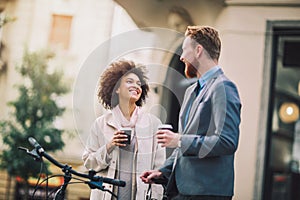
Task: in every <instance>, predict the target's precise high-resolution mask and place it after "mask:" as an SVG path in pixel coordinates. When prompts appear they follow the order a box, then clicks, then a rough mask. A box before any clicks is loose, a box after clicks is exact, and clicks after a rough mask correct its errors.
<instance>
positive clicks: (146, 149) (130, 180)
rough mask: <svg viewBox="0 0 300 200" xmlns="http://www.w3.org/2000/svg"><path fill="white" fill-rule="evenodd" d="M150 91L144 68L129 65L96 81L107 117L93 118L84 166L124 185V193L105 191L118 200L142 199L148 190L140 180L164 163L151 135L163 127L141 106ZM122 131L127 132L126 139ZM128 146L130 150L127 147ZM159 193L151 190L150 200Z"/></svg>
mask: <svg viewBox="0 0 300 200" xmlns="http://www.w3.org/2000/svg"><path fill="white" fill-rule="evenodd" d="M148 91H149V86H148V84H147V77H146V76H145V66H136V65H135V64H134V63H133V62H131V61H125V60H121V61H116V62H114V63H112V64H111V65H110V67H109V68H108V69H106V70H105V71H104V73H103V74H102V76H101V79H100V85H99V90H98V98H99V100H100V103H102V105H103V106H104V107H105V108H106V109H109V110H111V112H109V113H107V114H104V115H102V116H100V117H99V118H97V119H96V120H95V122H94V124H93V126H92V128H91V133H90V135H89V138H88V140H87V145H86V150H85V152H84V153H83V160H84V165H85V167H86V168H87V169H94V170H95V171H97V172H99V173H100V175H101V176H104V177H109V178H117V179H121V180H124V181H126V186H125V187H113V186H112V185H106V184H103V185H104V186H105V189H108V190H110V191H111V192H113V193H114V194H116V195H118V199H121V200H135V199H136V200H141V199H144V198H145V197H144V196H145V193H146V191H147V188H148V186H147V185H146V184H144V183H142V182H141V181H140V179H139V177H138V176H139V174H140V173H142V172H143V171H144V170H146V169H148V168H152V169H156V168H157V167H159V166H161V165H162V164H163V162H164V160H165V149H163V148H162V147H160V145H158V144H157V142H156V137H155V135H154V134H155V132H156V131H157V126H158V125H160V124H161V122H160V120H159V119H158V118H156V117H155V116H153V115H151V114H148V113H144V112H142V110H141V108H140V107H141V106H142V104H143V103H144V102H145V98H146V96H147V93H148ZM121 128H130V129H131V130H132V131H131V137H130V138H127V135H125V134H124V131H121V130H120V129H121ZM129 140H130V144H125V143H126V142H128V141H129ZM162 192H163V189H162V187H161V186H160V185H153V186H152V198H154V199H160V198H161V197H162ZM91 199H101V200H102V199H106V200H111V199H115V198H113V197H112V195H111V194H110V193H109V192H102V191H100V190H92V192H91Z"/></svg>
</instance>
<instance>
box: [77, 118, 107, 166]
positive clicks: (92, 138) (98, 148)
mask: <svg viewBox="0 0 300 200" xmlns="http://www.w3.org/2000/svg"><path fill="white" fill-rule="evenodd" d="M111 158H112V155H110V154H108V152H107V149H106V142H105V138H104V135H103V133H102V132H101V127H100V125H99V121H97V120H96V121H95V122H94V124H93V125H92V127H91V130H90V135H89V137H88V139H87V143H86V147H85V150H84V153H83V155H82V159H83V161H84V166H85V167H86V168H87V169H93V170H95V171H101V170H103V169H106V168H107V167H108V166H109V164H110V161H111Z"/></svg>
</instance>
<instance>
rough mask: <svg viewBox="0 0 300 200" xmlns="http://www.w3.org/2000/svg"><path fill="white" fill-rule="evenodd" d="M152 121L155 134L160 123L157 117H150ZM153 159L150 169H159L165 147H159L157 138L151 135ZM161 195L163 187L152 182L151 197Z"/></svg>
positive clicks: (159, 196)
mask: <svg viewBox="0 0 300 200" xmlns="http://www.w3.org/2000/svg"><path fill="white" fill-rule="evenodd" d="M152 123H153V126H152V127H153V129H152V131H153V133H154V134H153V135H155V133H156V131H157V127H158V125H159V124H161V122H160V120H159V119H157V118H154V120H153V119H152ZM153 140H154V142H153V154H152V157H153V161H152V169H159V167H161V166H162V165H163V164H164V162H165V160H166V148H164V147H161V145H159V144H158V143H157V139H156V137H153ZM162 196H163V187H162V186H161V185H158V184H152V198H154V199H162Z"/></svg>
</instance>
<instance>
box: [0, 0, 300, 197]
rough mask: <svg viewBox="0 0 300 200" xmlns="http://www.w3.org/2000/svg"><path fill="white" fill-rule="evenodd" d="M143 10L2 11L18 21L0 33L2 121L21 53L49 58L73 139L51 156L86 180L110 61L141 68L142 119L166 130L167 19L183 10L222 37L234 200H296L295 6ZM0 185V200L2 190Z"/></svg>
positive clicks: (298, 9) (298, 98)
mask: <svg viewBox="0 0 300 200" xmlns="http://www.w3.org/2000/svg"><path fill="white" fill-rule="evenodd" d="M149 2H151V3H149ZM149 2H148V1H138V0H136V1H134V0H122V1H118V0H116V1H112V0H101V1H97V0H89V1H85V2H82V1H79V0H72V1H67V0H58V1H54V2H53V1H51V0H42V1H36V0H11V1H10V0H6V1H1V3H0V11H1V15H4V14H5V15H9V16H12V17H16V20H15V21H13V22H11V23H7V24H5V26H3V27H1V30H0V37H1V38H0V40H1V54H0V56H1V59H0V60H1V63H3V64H2V65H1V66H2V67H0V93H1V101H0V110H1V113H0V120H1V119H5V118H7V117H8V116H9V114H8V113H9V107H7V105H6V103H7V102H8V101H10V100H12V99H14V98H15V97H16V91H15V90H14V87H13V85H14V84H15V83H17V82H22V81H23V80H21V78H20V77H19V76H18V75H17V73H16V70H15V66H16V65H17V64H18V63H19V62H20V61H21V59H22V55H23V51H24V48H25V46H27V47H28V48H29V50H32V51H34V50H38V49H41V48H48V47H49V48H52V49H54V50H55V53H56V54H57V57H56V60H55V63H54V64H55V65H56V66H57V65H58V66H63V71H64V72H65V75H66V79H68V80H70V84H71V85H72V91H71V92H70V93H69V94H68V95H67V96H66V97H64V98H63V99H62V100H61V103H62V105H66V106H67V107H68V109H67V111H66V113H65V115H64V116H63V117H61V118H60V119H58V120H57V121H56V123H57V125H58V126H60V127H62V128H64V129H67V130H71V132H73V134H74V135H73V136H75V137H72V138H69V136H65V141H67V142H66V147H65V149H64V150H63V151H62V152H59V153H57V154H55V156H57V157H58V158H59V160H60V161H62V162H67V163H70V164H71V165H73V166H74V168H75V169H78V170H80V171H84V170H85V169H84V168H83V167H82V162H81V153H82V151H83V149H84V142H85V139H86V137H87V135H88V130H89V125H90V124H91V122H92V121H93V120H94V119H95V117H96V116H98V115H100V114H102V113H103V112H105V111H104V110H103V109H102V108H101V107H100V106H99V105H98V104H97V102H96V99H95V97H94V96H93V94H94V91H95V84H96V82H97V77H98V76H99V75H100V74H101V71H102V70H103V69H104V68H105V67H106V65H105V64H106V63H109V61H112V60H114V59H117V58H121V57H125V58H128V59H133V60H137V61H138V62H143V63H145V64H147V66H148V69H149V74H150V81H152V84H151V91H153V92H152V94H151V95H150V99H149V101H148V104H149V105H150V106H148V107H147V108H146V109H149V110H150V111H151V112H153V113H159V114H160V117H161V119H162V120H163V121H168V115H170V110H168V109H164V108H163V106H162V105H161V103H160V102H161V97H162V95H163V94H162V91H163V90H162V89H161V87H162V86H164V81H165V79H166V78H165V76H166V74H167V71H168V70H167V68H168V64H169V63H170V60H171V58H172V56H173V54H174V53H176V48H177V47H178V46H179V45H180V41H181V39H182V34H180V28H178V29H176V20H177V19H175V18H173V17H172V19H168V17H169V14H170V10H171V8H172V7H174V6H176V7H181V8H184V9H185V10H187V11H188V13H189V15H190V17H191V18H192V20H193V22H194V23H195V24H199V25H210V26H213V27H216V28H217V29H218V30H219V31H220V35H221V39H222V53H221V57H220V66H221V67H222V68H223V69H224V71H225V73H226V74H227V75H228V77H230V78H231V79H232V80H233V81H234V82H235V83H236V84H237V86H238V89H239V92H240V96H241V101H242V104H243V107H242V122H241V126H240V129H241V135H240V143H239V147H238V151H237V153H236V163H235V168H236V174H235V196H234V199H235V200H240V199H245V200H260V199H266V200H268V199H274V200H277V199H290V200H292V199H298V198H299V197H300V195H299V192H298V191H297V188H299V185H300V183H299V182H300V178H299V173H300V170H299V160H300V156H299V146H300V140H299V138H300V136H299V134H300V133H299V132H300V126H299V123H300V122H299V106H300V64H299V56H298V55H299V53H298V52H299V50H300V47H299V43H300V1H299V0H252V1H250V0H249V1H248V0H213V1H211V0H210V1H208V0H207V1H206V0H204V1H197V0H187V1H179V0H175V1H166V0H160V1H158V0H157V1H156V0H155V1H149ZM168 20H173V21H172V22H174V21H175V23H171V22H169V21H168ZM179 22H180V23H184V22H182V21H180V19H179ZM170 24H173V25H174V24H175V25H174V26H173V25H172V26H171V25H170ZM150 27H152V28H150ZM178 27H179V26H178ZM173 29H174V32H173V31H172V30H173ZM132 36H134V37H133V38H132ZM141 41H144V42H141ZM146 41H147V42H146ZM174 41H176V42H174ZM148 42H149V43H148ZM115 45H116V46H115ZM98 59H99V60H98ZM98 65H99V68H98V67H97V66H98ZM164 67H165V68H164ZM87 88H88V89H87ZM180 95H182V94H181V93H180V94H179V96H180ZM178 99H179V100H180V97H178ZM179 104H180V103H179ZM162 113H163V114H162ZM79 122H80V123H79ZM1 148H4V147H1ZM54 170H55V169H54ZM1 173H4V174H5V172H1ZM1 181H2V182H3V183H1V184H0V186H3V187H1V188H0V199H2V197H3V199H5V198H4V196H5V191H6V190H5V186H6V180H1ZM72 188H74V189H73V190H72ZM295 188H296V189H295ZM13 192H14V191H12V192H11V193H13ZM88 194H89V188H88V187H87V186H80V185H76V186H71V187H70V188H69V190H68V195H69V196H68V197H69V198H68V199H86V198H88Z"/></svg>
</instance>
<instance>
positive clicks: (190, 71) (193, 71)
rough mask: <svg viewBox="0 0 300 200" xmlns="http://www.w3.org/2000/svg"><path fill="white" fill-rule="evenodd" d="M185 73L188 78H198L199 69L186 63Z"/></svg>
mask: <svg viewBox="0 0 300 200" xmlns="http://www.w3.org/2000/svg"><path fill="white" fill-rule="evenodd" d="M184 73H185V76H186V77H187V78H195V77H197V68H196V67H194V66H193V65H192V64H190V63H188V62H186V63H185V70H184Z"/></svg>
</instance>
